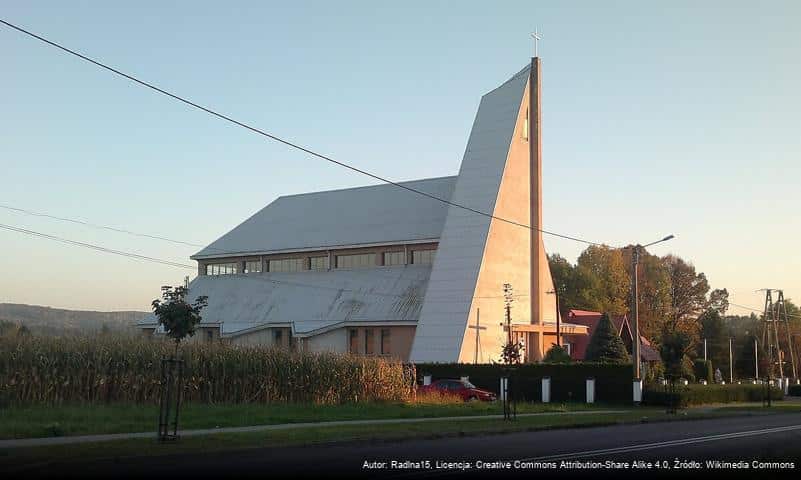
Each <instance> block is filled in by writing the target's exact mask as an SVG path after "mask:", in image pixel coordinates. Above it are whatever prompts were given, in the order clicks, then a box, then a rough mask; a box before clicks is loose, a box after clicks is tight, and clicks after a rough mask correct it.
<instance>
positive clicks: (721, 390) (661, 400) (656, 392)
mask: <svg viewBox="0 0 801 480" xmlns="http://www.w3.org/2000/svg"><path fill="white" fill-rule="evenodd" d="M764 393H765V386H764V385H677V386H676V390H675V391H673V392H671V391H670V389H669V388H666V387H662V386H648V387H646V388H645V390H644V391H643V397H642V403H643V404H644V405H651V406H657V405H658V406H668V405H670V404H671V403H673V404H674V405H677V406H679V407H687V406H689V405H703V404H707V403H732V402H759V401H762V397H763V395H764ZM770 395H771V399H772V400H781V399H782V398H783V394H782V391H781V390H780V389H778V388H775V387H772V388H771V389H770ZM674 402H675V403H674Z"/></svg>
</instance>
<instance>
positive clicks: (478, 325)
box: [468, 308, 487, 363]
mask: <svg viewBox="0 0 801 480" xmlns="http://www.w3.org/2000/svg"><path fill="white" fill-rule="evenodd" d="M480 321H481V309H480V308H477V309H476V324H475V325H470V326H469V327H468V328H472V329H473V330H475V331H476V350H475V352H474V353H473V363H478V351H479V349H480V348H481V340H480V334H481V330H486V329H487V327H482V326H481V323H480Z"/></svg>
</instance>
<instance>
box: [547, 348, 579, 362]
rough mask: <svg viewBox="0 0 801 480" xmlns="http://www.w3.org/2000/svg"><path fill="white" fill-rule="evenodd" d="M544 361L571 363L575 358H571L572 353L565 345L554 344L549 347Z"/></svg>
mask: <svg viewBox="0 0 801 480" xmlns="http://www.w3.org/2000/svg"><path fill="white" fill-rule="evenodd" d="M542 361H543V362H545V363H571V362H572V361H573V359H572V358H570V354H569V353H567V350H566V349H565V348H564V347H560V346H559V345H554V346H552V347H551V348H550V349H548V352H547V353H546V354H545V358H543V359H542Z"/></svg>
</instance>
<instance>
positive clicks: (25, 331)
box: [17, 325, 31, 337]
mask: <svg viewBox="0 0 801 480" xmlns="http://www.w3.org/2000/svg"><path fill="white" fill-rule="evenodd" d="M17 336H18V337H30V336H31V329H30V328H28V327H26V326H25V325H20V326H19V328H18V329H17Z"/></svg>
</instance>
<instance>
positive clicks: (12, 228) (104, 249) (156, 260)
mask: <svg viewBox="0 0 801 480" xmlns="http://www.w3.org/2000/svg"><path fill="white" fill-rule="evenodd" d="M0 228H2V229H5V230H9V231H13V232H18V233H22V234H25V235H31V236H35V237H40V238H44V239H47V240H53V241H56V242H60V243H65V244H68V245H73V246H78V247H83V248H87V249H90V250H96V251H99V252H103V253H109V254H113V255H119V256H123V257H126V258H131V259H134V260H142V261H148V262H153V263H159V264H162V265H168V266H171V267H177V268H185V269H190V270H195V269H196V268H197V267H195V266H193V265H188V264H184V263H178V262H173V261H170V260H164V259H161V258H156V257H149V256H147V255H140V254H138V253H132V252H126V251H123V250H115V249H112V248H107V247H103V246H101V245H96V244H92V243H85V242H79V241H77V240H70V239H68V238H63V237H58V236H55V235H50V234H47V233H42V232H37V231H34V230H28V229H25V228H19V227H15V226H12V225H6V224H2V223H0ZM241 278H245V279H247V280H253V281H262V282H267V283H272V284H278V285H290V286H294V287H304V288H314V289H318V290H333V291H338V292H352V293H362V294H366V295H378V296H383V297H395V298H405V295H400V294H396V293H388V292H370V291H362V290H357V289H348V288H338V287H327V286H323V285H311V284H308V283H301V282H292V281H286V280H276V279H273V278H267V277H262V276H255V275H241ZM473 298H501V296H498V297H492V296H486V297H459V298H454V299H451V300H439V301H437V300H435V301H434V302H436V303H440V302H451V301H459V300H472V299H473Z"/></svg>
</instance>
